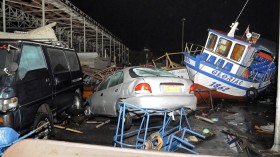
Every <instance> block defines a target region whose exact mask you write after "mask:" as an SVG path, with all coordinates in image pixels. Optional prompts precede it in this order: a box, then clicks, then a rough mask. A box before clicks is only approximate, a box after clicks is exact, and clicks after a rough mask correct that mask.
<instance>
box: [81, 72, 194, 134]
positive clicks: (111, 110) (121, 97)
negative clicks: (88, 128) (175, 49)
mask: <svg viewBox="0 0 280 157" xmlns="http://www.w3.org/2000/svg"><path fill="white" fill-rule="evenodd" d="M193 87H194V86H193V82H192V81H190V80H188V79H183V78H178V77H176V76H175V75H174V74H172V73H170V72H168V71H165V70H162V69H159V68H154V67H128V68H124V69H121V70H117V71H115V72H114V73H112V74H111V75H108V76H107V77H106V78H105V79H104V80H103V81H102V82H101V83H100V84H99V86H98V87H97V89H96V91H95V92H94V93H93V94H92V95H91V96H90V97H89V98H88V100H87V103H86V104H87V105H86V109H85V110H86V111H85V112H86V113H87V114H88V115H89V114H93V115H105V116H111V117H117V116H118V106H117V104H118V102H120V101H122V102H127V103H130V104H133V105H136V106H138V107H140V108H158V109H172V108H178V107H185V108H187V109H188V110H195V109H196V103H197V98H196V97H195V95H194V90H195V89H194V88H193ZM178 114H179V113H178ZM176 115H177V114H176ZM134 117H135V116H134V115H132V114H131V113H127V114H126V117H125V128H126V129H129V128H130V126H131V124H132V119H134Z"/></svg>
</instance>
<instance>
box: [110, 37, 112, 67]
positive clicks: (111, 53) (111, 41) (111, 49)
mask: <svg viewBox="0 0 280 157" xmlns="http://www.w3.org/2000/svg"><path fill="white" fill-rule="evenodd" d="M111 60H112V36H110V63H111Z"/></svg>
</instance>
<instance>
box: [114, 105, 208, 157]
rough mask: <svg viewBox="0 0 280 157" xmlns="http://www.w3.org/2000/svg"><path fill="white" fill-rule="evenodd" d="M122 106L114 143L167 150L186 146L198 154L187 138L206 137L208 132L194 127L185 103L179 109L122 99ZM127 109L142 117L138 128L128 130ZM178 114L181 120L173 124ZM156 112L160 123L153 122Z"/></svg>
mask: <svg viewBox="0 0 280 157" xmlns="http://www.w3.org/2000/svg"><path fill="white" fill-rule="evenodd" d="M118 107H119V116H118V123H117V129H116V134H115V136H114V139H113V140H114V147H122V148H124V147H126V148H127V147H128V148H134V149H153V150H159V151H167V152H170V151H177V150H178V148H182V149H184V150H187V151H189V152H190V153H194V154H198V152H196V151H195V150H193V148H194V147H195V146H194V145H193V144H191V143H190V142H188V141H186V140H184V139H185V137H187V135H188V134H190V135H193V136H197V137H199V138H202V139H205V136H204V135H201V134H199V133H197V132H194V131H192V129H191V126H190V124H189V122H188V118H187V114H186V111H185V108H184V107H181V108H176V109H154V108H140V107H138V106H135V105H132V104H128V103H125V102H120V103H119V104H118ZM127 112H128V113H129V114H131V115H132V116H141V117H142V120H141V123H140V125H139V127H138V128H137V129H136V130H133V129H130V130H128V131H125V130H124V124H125V114H126V113H127ZM174 115H178V116H176V117H177V118H180V121H179V122H178V124H176V125H172V126H171V123H172V121H173V120H174ZM155 116H157V117H158V116H160V118H161V120H159V121H157V124H156V126H153V125H151V123H150V122H151V121H150V120H151V119H152V118H153V117H155ZM183 124H185V127H183ZM134 137H135V138H134ZM131 141H133V142H131Z"/></svg>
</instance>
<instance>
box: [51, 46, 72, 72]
mask: <svg viewBox="0 0 280 157" xmlns="http://www.w3.org/2000/svg"><path fill="white" fill-rule="evenodd" d="M47 51H48V54H49V57H50V62H51V67H52V70H53V73H55V74H57V73H62V72H67V71H69V69H68V64H67V61H66V58H65V55H64V52H63V50H59V49H53V48H47Z"/></svg>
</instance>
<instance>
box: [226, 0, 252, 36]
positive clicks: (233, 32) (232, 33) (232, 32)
mask: <svg viewBox="0 0 280 157" xmlns="http://www.w3.org/2000/svg"><path fill="white" fill-rule="evenodd" d="M248 2H249V0H247V1H246V3H245V4H244V6H243V8H242V9H241V11H240V13H239V14H238V16H237V18H236V20H235V22H234V23H233V24H232V25H231V26H230V27H231V29H230V31H229V33H228V34H227V35H228V36H229V37H234V34H235V31H236V29H237V26H238V24H239V23H238V22H237V21H238V19H239V17H240V15H241V14H242V12H243V10H244V8H245V7H246V5H247V3H248Z"/></svg>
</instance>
